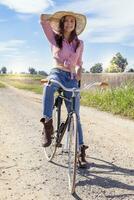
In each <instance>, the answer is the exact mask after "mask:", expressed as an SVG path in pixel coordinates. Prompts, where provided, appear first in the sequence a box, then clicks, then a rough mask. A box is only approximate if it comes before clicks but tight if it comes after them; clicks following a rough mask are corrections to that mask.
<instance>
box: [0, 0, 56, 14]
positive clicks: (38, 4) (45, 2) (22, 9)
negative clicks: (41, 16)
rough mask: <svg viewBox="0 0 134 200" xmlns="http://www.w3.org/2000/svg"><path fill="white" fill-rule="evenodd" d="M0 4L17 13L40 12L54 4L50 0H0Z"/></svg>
mask: <svg viewBox="0 0 134 200" xmlns="http://www.w3.org/2000/svg"><path fill="white" fill-rule="evenodd" d="M0 4H2V5H5V6H7V7H9V8H10V9H12V10H15V11H16V12H19V13H40V12H42V11H43V10H44V9H46V8H48V7H49V6H53V5H54V3H53V1H52V0H28V1H27V0H0Z"/></svg>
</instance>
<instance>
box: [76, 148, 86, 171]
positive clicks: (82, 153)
mask: <svg viewBox="0 0 134 200" xmlns="http://www.w3.org/2000/svg"><path fill="white" fill-rule="evenodd" d="M86 149H88V146H86V145H84V144H83V145H82V146H81V147H80V155H79V158H78V164H79V167H80V168H86V167H87V161H86V152H85V150H86Z"/></svg>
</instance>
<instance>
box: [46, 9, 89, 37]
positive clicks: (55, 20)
mask: <svg viewBox="0 0 134 200" xmlns="http://www.w3.org/2000/svg"><path fill="white" fill-rule="evenodd" d="M66 15H71V16H73V17H75V19H76V33H77V35H79V34H80V33H82V31H83V30H84V28H85V26H86V16H85V15H82V14H79V13H74V12H70V11H59V12H56V13H54V14H52V15H49V14H45V16H46V17H47V18H48V20H49V21H50V25H51V27H52V29H53V30H54V31H55V32H59V21H60V19H61V18H62V17H64V16H66Z"/></svg>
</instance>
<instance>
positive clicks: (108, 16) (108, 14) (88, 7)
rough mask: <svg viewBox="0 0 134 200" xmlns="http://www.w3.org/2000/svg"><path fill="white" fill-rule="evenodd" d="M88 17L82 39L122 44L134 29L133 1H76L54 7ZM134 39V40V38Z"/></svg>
mask: <svg viewBox="0 0 134 200" xmlns="http://www.w3.org/2000/svg"><path fill="white" fill-rule="evenodd" d="M65 8H66V10H71V11H74V12H80V13H83V14H86V15H87V26H86V29H85V31H84V32H83V34H82V35H81V37H82V38H83V39H85V40H86V41H89V42H95V43H122V42H124V41H126V40H127V38H128V37H129V36H130V34H131V33H132V30H131V29H132V27H134V12H133V8H134V1H133V0H118V1H117V0H112V1H106V0H90V1H87V0H82V1H81V0H74V1H73V2H71V3H65V4H64V5H61V6H58V7H54V9H52V12H55V11H57V10H65ZM133 39H134V38H133Z"/></svg>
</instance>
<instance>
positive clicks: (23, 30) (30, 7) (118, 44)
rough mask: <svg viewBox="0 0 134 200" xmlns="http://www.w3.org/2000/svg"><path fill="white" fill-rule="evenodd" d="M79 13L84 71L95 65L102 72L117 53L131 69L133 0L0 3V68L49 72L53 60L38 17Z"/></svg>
mask: <svg viewBox="0 0 134 200" xmlns="http://www.w3.org/2000/svg"><path fill="white" fill-rule="evenodd" d="M61 10H66V11H73V12H79V13H82V14H84V15H86V17H87V25H86V28H85V30H84V32H83V33H82V34H81V35H80V36H79V38H80V39H82V40H83V41H84V53H83V67H84V68H85V69H86V70H87V71H89V70H90V67H92V66H93V65H94V64H96V63H98V62H99V63H103V68H104V69H105V68H106V67H107V66H108V65H109V63H110V60H111V59H112V57H113V56H114V55H115V54H116V53H117V52H120V53H121V54H122V56H123V57H124V58H127V61H128V66H129V67H131V66H134V1H133V0H110V1H106V0H72V1H71V0H68V1H65V0H0V68H1V67H3V66H6V67H7V70H8V72H10V71H12V72H28V68H29V67H33V68H35V69H36V70H37V71H39V70H43V71H46V72H47V73H49V72H50V70H51V68H52V67H53V65H52V56H51V50H50V44H49V42H48V41H47V39H46V37H45V35H44V33H43V30H42V27H41V25H40V22H39V18H40V14H42V13H47V14H53V13H54V12H56V11H61Z"/></svg>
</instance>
